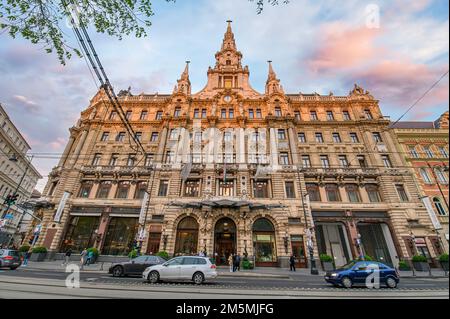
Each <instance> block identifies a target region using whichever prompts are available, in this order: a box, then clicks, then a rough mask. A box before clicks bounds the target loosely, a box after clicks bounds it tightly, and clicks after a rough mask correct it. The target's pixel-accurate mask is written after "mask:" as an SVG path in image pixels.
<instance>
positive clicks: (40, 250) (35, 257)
mask: <svg viewBox="0 0 450 319" xmlns="http://www.w3.org/2000/svg"><path fill="white" fill-rule="evenodd" d="M46 256H47V248H45V247H34V248H33V250H32V253H31V257H30V260H31V261H44V260H45V257H46Z"/></svg>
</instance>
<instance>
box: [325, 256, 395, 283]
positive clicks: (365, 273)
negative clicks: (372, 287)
mask: <svg viewBox="0 0 450 319" xmlns="http://www.w3.org/2000/svg"><path fill="white" fill-rule="evenodd" d="M372 274H373V275H372ZM369 275H372V276H371V278H374V276H377V275H379V276H380V277H379V279H380V281H379V283H380V285H383V284H384V285H386V286H387V287H388V288H396V287H397V285H398V283H399V282H400V278H399V274H398V273H397V271H396V270H395V269H393V268H391V267H389V266H386V265H385V264H382V263H380V262H375V261H352V262H350V263H349V264H347V265H345V266H343V267H342V268H339V269H336V270H335V271H331V272H327V274H326V275H325V281H326V282H328V283H330V284H333V285H334V286H335V287H345V288H351V287H353V286H366V279H367V277H369Z"/></svg>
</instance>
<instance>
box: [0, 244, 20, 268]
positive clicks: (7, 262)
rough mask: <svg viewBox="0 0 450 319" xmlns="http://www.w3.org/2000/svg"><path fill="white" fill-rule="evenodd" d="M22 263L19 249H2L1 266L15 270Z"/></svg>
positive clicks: (0, 253) (0, 255) (0, 251)
mask: <svg viewBox="0 0 450 319" xmlns="http://www.w3.org/2000/svg"><path fill="white" fill-rule="evenodd" d="M21 264H22V260H21V258H20V254H19V252H18V251H17V250H11V249H0V268H4V267H5V268H6V267H7V268H10V269H11V270H14V269H16V268H18V267H20V265H21Z"/></svg>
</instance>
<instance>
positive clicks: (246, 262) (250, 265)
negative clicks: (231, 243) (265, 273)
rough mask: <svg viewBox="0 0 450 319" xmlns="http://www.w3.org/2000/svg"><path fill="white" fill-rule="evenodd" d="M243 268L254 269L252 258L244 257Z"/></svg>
mask: <svg viewBox="0 0 450 319" xmlns="http://www.w3.org/2000/svg"><path fill="white" fill-rule="evenodd" d="M242 268H244V269H253V268H254V266H253V263H252V262H251V261H250V260H248V259H243V260H242Z"/></svg>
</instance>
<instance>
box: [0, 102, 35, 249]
mask: <svg viewBox="0 0 450 319" xmlns="http://www.w3.org/2000/svg"><path fill="white" fill-rule="evenodd" d="M30 150H31V147H30V145H28V143H27V141H26V140H25V139H24V137H23V136H22V134H20V132H19V131H18V129H17V128H16V127H15V125H14V124H13V123H12V122H11V119H10V118H9V116H8V114H7V113H6V111H5V110H4V109H3V107H2V105H1V104H0V207H1V214H0V225H3V227H1V229H0V245H1V244H7V243H8V242H10V238H11V236H14V243H16V244H19V243H20V241H21V239H22V236H21V233H20V230H21V229H23V227H21V225H19V224H20V222H21V221H22V215H23V210H22V209H20V208H19V207H17V206H16V205H13V206H12V207H10V209H9V211H8V215H12V217H13V218H12V219H10V218H9V219H3V220H2V217H4V216H5V211H6V209H7V206H6V205H5V203H4V202H5V199H6V197H7V196H8V195H12V194H14V193H15V192H16V191H17V194H18V195H19V197H18V200H17V202H16V204H17V205H18V206H20V204H21V203H23V202H26V201H27V200H28V199H29V198H30V197H31V194H32V193H33V190H34V188H35V187H36V184H37V182H38V180H39V179H40V178H42V176H41V175H40V174H39V172H38V171H37V170H36V168H35V167H34V166H33V165H32V164H31V162H30V157H29V156H27V153H28V152H29V151H30ZM14 158H15V159H17V160H13V159H14ZM27 167H28V169H27ZM25 172H26V174H25ZM24 174H25V175H24ZM19 184H20V187H19ZM25 216H26V215H25ZM27 218H28V217H25V220H26V219H27ZM11 243H12V242H11Z"/></svg>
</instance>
